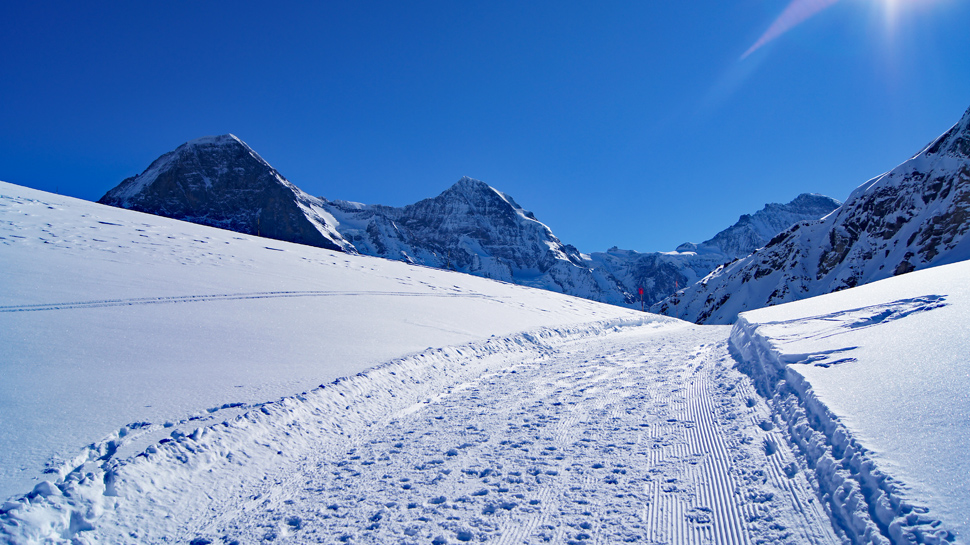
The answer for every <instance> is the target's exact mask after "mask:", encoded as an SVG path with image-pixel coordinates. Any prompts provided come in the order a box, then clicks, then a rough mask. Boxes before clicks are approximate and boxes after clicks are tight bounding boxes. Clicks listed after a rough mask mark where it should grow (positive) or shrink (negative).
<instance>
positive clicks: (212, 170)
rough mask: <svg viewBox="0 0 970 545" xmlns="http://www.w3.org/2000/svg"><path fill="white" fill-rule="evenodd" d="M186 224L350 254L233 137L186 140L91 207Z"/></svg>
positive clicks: (315, 207)
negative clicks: (107, 207) (99, 205)
mask: <svg viewBox="0 0 970 545" xmlns="http://www.w3.org/2000/svg"><path fill="white" fill-rule="evenodd" d="M98 202H100V203H102V204H108V205H112V206H118V207H121V208H128V209H131V210H137V211H140V212H148V213H151V214H157V215H160V216H166V217H170V218H175V219H181V220H185V221H191V222H193V223H199V224H203V225H210V226H213V227H220V228H223V229H229V230H232V231H237V232H240V233H248V234H253V235H260V236H265V237H269V238H275V239H279V240H286V241H289V242H298V243H301V244H309V245H311V246H320V247H323V248H328V249H333V250H345V251H346V250H352V248H353V247H352V246H351V245H349V244H348V243H347V242H346V241H345V240H343V237H341V236H340V234H339V233H337V232H336V231H335V230H334V229H333V228H332V226H330V225H329V224H328V223H327V221H326V218H325V217H324V215H322V214H321V211H322V209H321V201H320V199H317V198H316V197H312V196H310V195H307V194H306V193H304V192H303V191H300V189H299V188H297V187H296V186H295V185H293V184H292V183H290V182H289V181H288V180H287V179H286V178H284V177H283V176H282V175H280V173H279V172H277V171H276V169H274V168H273V167H272V166H270V164H269V163H267V162H266V161H265V160H264V159H263V158H262V157H260V156H259V155H258V154H257V153H256V152H255V151H253V149H252V148H250V147H249V146H248V145H246V143H245V142H243V141H242V140H240V139H239V138H237V137H236V136H235V135H232V134H225V135H221V136H205V137H202V138H197V139H195V140H191V141H189V142H186V143H184V144H182V145H181V146H179V147H177V148H176V149H175V150H173V151H170V152H168V153H166V154H164V155H162V156H161V157H159V158H158V159H156V160H155V161H153V162H152V164H151V165H150V166H149V167H148V168H147V169H145V171H144V172H142V173H141V174H139V175H138V176H133V177H131V178H127V179H125V180H124V181H122V182H121V183H120V184H119V185H118V186H117V187H115V188H114V189H112V190H110V191H108V192H107V193H106V194H105V195H104V196H103V197H101V199H100V200H99V201H98Z"/></svg>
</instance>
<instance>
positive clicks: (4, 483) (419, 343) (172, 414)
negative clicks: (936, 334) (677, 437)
mask: <svg viewBox="0 0 970 545" xmlns="http://www.w3.org/2000/svg"><path fill="white" fill-rule="evenodd" d="M0 279H2V282H0V346H2V349H0V377H2V380H0V500H3V499H5V498H7V497H9V496H11V495H14V494H22V493H25V492H27V491H29V490H31V489H32V488H33V487H34V486H35V485H36V484H37V483H38V482H40V480H42V479H40V480H39V478H41V471H43V470H44V469H45V465H46V470H47V471H48V472H49V473H48V475H47V476H46V477H43V478H46V479H50V480H52V481H56V480H57V479H58V478H60V477H63V476H64V475H66V473H67V472H69V471H71V470H73V469H74V468H75V467H77V466H78V465H79V464H80V463H81V462H83V461H85V460H87V459H88V457H90V456H95V455H94V454H92V453H91V452H88V451H83V452H82V450H81V449H82V447H84V446H85V445H88V444H90V443H91V442H92V441H96V440H100V439H102V438H105V437H108V438H109V439H110V440H111V442H108V443H105V444H102V445H101V446H100V447H98V448H99V449H100V448H103V449H104V452H101V453H99V454H97V455H96V456H95V458H97V457H101V456H107V457H108V458H111V457H112V456H113V454H112V453H113V451H114V449H116V448H122V447H123V445H125V444H127V443H129V442H131V441H130V440H131V439H132V437H133V436H137V435H143V436H145V437H149V438H150V439H151V440H152V441H155V440H157V439H158V438H159V437H160V435H159V434H164V435H167V434H168V433H169V432H171V431H172V430H171V429H167V428H163V425H169V426H171V425H179V423H180V422H183V421H185V420H187V419H191V420H192V421H193V422H194V423H199V424H201V423H203V422H208V421H210V420H211V419H213V418H215V419H220V420H221V419H223V418H231V416H232V415H234V414H236V413H237V412H239V411H244V410H247V409H248V407H249V406H250V405H252V404H254V403H262V402H266V401H270V400H274V399H277V398H279V397H281V396H284V395H291V394H293V393H295V392H300V391H305V390H308V389H310V388H312V387H314V386H317V385H319V384H321V383H326V382H329V381H332V380H334V379H336V378H339V377H344V376H351V375H354V374H355V373H357V372H360V371H363V370H364V369H367V368H369V367H372V366H374V365H377V364H380V363H383V362H387V361H389V360H391V359H393V358H397V357H401V356H403V355H406V354H409V353H414V352H418V351H421V350H425V349H427V348H428V347H435V348H437V347H442V346H449V345H454V344H461V343H465V342H470V341H473V340H480V339H484V338H489V337H490V336H492V335H497V336H503V335H508V334H512V333H515V332H518V331H521V330H526V329H534V328H540V327H553V326H555V327H559V326H564V325H568V324H578V323H585V322H596V321H603V320H617V319H622V320H634V321H636V320H641V319H644V318H643V315H642V314H640V313H635V312H633V311H629V310H626V309H621V308H618V307H613V306H607V305H602V304H598V303H593V302H591V301H585V300H581V299H576V298H572V297H567V296H563V295H559V294H554V293H550V292H546V291H541V290H534V289H529V288H524V287H520V286H515V285H510V284H504V283H499V282H494V281H489V280H485V279H481V278H476V277H472V276H468V275H462V274H458V273H454V272H449V271H440V270H434V269H430V268H424V267H414V266H410V265H406V264H403V263H397V262H391V261H386V260H380V259H374V258H367V257H361V256H353V255H348V254H344V253H339V252H333V251H328V250H323V249H319V248H312V247H308V246H303V245H294V244H289V243H285V242H280V241H275V240H270V239H265V238H258V237H254V236H247V235H240V234H238V233H233V232H230V231H224V230H220V229H213V228H209V227H204V226H199V225H194V224H190V223H185V222H180V221H175V220H170V219H166V218H161V217H158V216H151V215H147V214H142V213H138V212H132V211H129V210H123V209H119V208H113V207H108V206H103V205H99V204H94V203H90V202H85V201H80V200H76V199H71V198H68V197H61V196H58V195H53V194H49V193H44V192H40V191H35V190H31V189H27V188H23V187H19V186H15V185H11V184H6V183H2V182H0ZM163 432H164V433H163ZM138 444H140V445H141V443H138ZM143 446H144V445H142V447H143ZM79 456H80V458H79Z"/></svg>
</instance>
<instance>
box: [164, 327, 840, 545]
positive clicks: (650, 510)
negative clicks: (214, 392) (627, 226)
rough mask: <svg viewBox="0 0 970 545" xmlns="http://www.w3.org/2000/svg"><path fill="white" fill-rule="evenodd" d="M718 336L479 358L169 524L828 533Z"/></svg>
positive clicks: (339, 529) (557, 533) (505, 533)
mask: <svg viewBox="0 0 970 545" xmlns="http://www.w3.org/2000/svg"><path fill="white" fill-rule="evenodd" d="M727 336H728V328H727V327H710V326H708V327H692V326H685V327H682V328H664V329H662V330H660V331H653V332H650V331H647V330H646V329H644V328H632V331H630V330H627V331H622V332H619V333H616V334H613V335H610V336H607V337H605V338H599V339H593V340H588V339H586V340H584V341H582V342H577V343H567V344H565V345H562V346H560V347H558V348H557V349H555V350H553V351H551V353H549V354H547V355H545V356H542V357H539V358H534V359H529V360H526V361H524V362H520V363H516V364H514V365H512V366H510V367H505V368H503V369H500V370H493V371H491V372H486V373H485V374H483V375H481V376H480V377H479V378H477V379H475V380H472V381H470V382H466V383H464V384H460V385H458V386H456V387H454V388H450V389H449V390H448V391H446V392H441V393H440V395H438V396H437V397H434V398H430V399H427V400H425V401H424V402H422V403H418V404H417V405H414V406H412V407H410V408H407V409H404V410H401V411H398V412H397V413H396V414H393V415H388V417H389V420H388V423H387V425H386V426H373V427H371V428H368V429H366V430H360V431H361V432H360V433H357V432H356V431H355V435H354V438H353V439H352V440H347V441H345V442H341V443H340V444H333V445H320V448H319V450H316V451H314V452H310V453H307V454H306V455H304V456H303V457H302V458H301V459H300V460H299V461H298V462H297V463H295V464H288V465H287V467H285V468H281V470H280V471H279V472H278V473H276V474H270V475H267V476H266V478H265V481H264V483H265V484H264V485H262V489H259V487H258V486H257V490H255V493H251V492H254V491H253V490H252V489H250V490H248V491H247V494H248V495H247V496H246V497H242V498H239V500H238V501H236V502H235V503H234V504H233V505H230V506H226V505H223V506H221V507H220V509H219V511H218V512H217V513H209V514H203V513H199V516H198V517H197V518H196V522H195V523H194V524H192V525H190V526H194V528H188V527H186V528H183V531H184V532H185V534H184V535H182V536H180V538H178V539H176V540H175V541H180V540H185V541H190V540H197V541H195V542H196V543H205V542H212V543H220V542H221V543H234V542H235V543H259V542H266V541H273V542H274V543H306V542H324V543H333V542H346V543H435V544H441V543H461V542H488V543H496V544H519V543H545V542H552V543H568V544H594V543H603V544H606V543H620V542H637V543H685V544H701V543H717V544H753V543H817V544H827V543H840V540H839V539H838V538H837V537H836V536H835V534H834V533H833V530H832V527H831V523H830V521H829V518H828V517H827V516H826V514H825V513H824V511H823V509H822V508H821V506H820V505H819V502H818V501H817V499H816V497H815V493H814V492H813V491H812V488H811V486H810V485H809V483H808V481H807V480H806V478H805V476H804V473H803V472H801V471H799V470H798V466H797V464H796V463H795V459H794V457H793V455H792V453H791V451H790V450H788V447H787V443H786V442H785V440H784V439H783V437H782V436H781V435H780V434H779V433H778V431H777V430H776V429H775V428H774V427H773V425H772V424H771V421H770V418H771V417H770V415H769V412H768V409H767V408H766V407H765V404H764V402H763V401H761V400H760V398H759V397H758V396H757V394H756V393H755V392H754V388H753V387H752V386H751V383H750V381H749V379H748V378H747V377H746V376H744V375H741V374H740V373H739V372H737V371H736V370H734V368H733V364H734V362H733V360H732V359H731V357H730V356H729V354H728V351H727V341H726V339H727ZM207 540H208V541H207Z"/></svg>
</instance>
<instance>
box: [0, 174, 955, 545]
mask: <svg viewBox="0 0 970 545" xmlns="http://www.w3.org/2000/svg"><path fill="white" fill-rule="evenodd" d="M938 271H939V272H938ZM967 272H968V270H967V268H966V266H965V265H955V266H951V267H947V268H940V269H934V270H929V271H925V272H923V271H921V272H918V273H911V274H910V275H907V276H904V277H899V278H896V279H893V280H891V281H887V282H905V281H911V282H912V285H910V284H906V286H909V287H907V288H906V289H903V288H901V287H894V286H895V285H893V286H891V287H889V288H886V289H885V293H886V294H892V295H891V296H889V295H887V297H888V299H886V300H882V299H879V300H878V301H877V302H876V303H869V302H863V303H860V304H858V305H856V304H855V303H846V302H845V301H846V300H843V299H833V300H832V301H833V302H832V303H831V306H829V304H828V303H820V305H821V307H819V309H817V311H816V309H811V308H807V307H805V306H802V307H794V305H792V306H789V305H785V306H781V307H774V308H771V309H765V311H763V312H766V313H770V312H775V313H786V312H790V313H791V314H778V315H777V316H781V318H771V317H769V318H765V319H764V320H761V319H760V317H761V314H754V313H751V314H749V315H746V316H745V320H744V321H741V322H739V324H738V325H737V326H735V328H734V329H733V330H732V329H731V328H730V327H727V326H695V325H693V324H689V323H686V322H682V321H679V320H675V319H672V318H667V317H661V316H655V315H645V314H643V313H639V312H634V311H630V310H627V309H623V308H620V307H612V306H608V305H603V304H598V303H594V302H591V301H588V300H584V299H577V298H573V297H568V296H564V295H560V294H556V293H552V292H548V291H541V290H535V289H529V288H524V287H520V286H515V285H511V284H506V283H500V282H494V281H490V280H485V279H481V278H477V277H473V276H467V275H461V274H456V273H450V272H447V271H442V270H437V269H430V268H424V267H415V266H409V265H405V264H403V263H399V262H392V261H385V260H381V259H376V258H369V257H361V256H350V255H346V254H340V253H334V252H330V251H327V250H322V249H318V248H311V247H307V246H298V245H292V244H287V243H283V242H278V241H272V240H266V239H260V238H257V237H251V236H243V235H238V234H236V233H231V232H227V231H221V230H218V229H212V228H208V227H203V226H199V225H193V224H187V223H182V222H178V221H173V220H168V219H165V218H160V217H155V216H149V215H144V214H139V213H136V212H131V211H128V210H123V209H118V208H110V207H105V206H101V205H97V204H93V203H88V202H84V201H78V200H75V199H70V198H66V197H60V196H57V195H52V194H48V193H43V192H40V191H34V190H30V189H26V188H22V187H18V186H14V185H10V184H4V183H0V279H2V283H0V346H2V351H0V500H3V499H7V501H6V502H4V503H3V504H2V505H0V541H3V542H10V543H49V542H52V543H194V544H196V545H201V544H205V543H211V544H215V543H226V544H229V543H263V542H269V541H272V542H274V543H308V542H322V543H335V542H336V543H340V542H345V543H435V544H443V543H464V542H487V543H503V544H511V543H546V542H549V543H567V544H584V545H585V544H592V543H601V544H605V543H623V542H632V543H688V544H701V543H726V544H754V543H816V544H830V543H852V542H855V543H890V542H891V541H890V539H892V540H895V542H897V543H900V542H907V543H908V542H922V543H941V542H946V541H949V542H961V541H959V539H958V538H959V536H960V535H962V534H963V532H964V531H965V528H966V523H965V520H966V519H965V517H966V515H965V513H967V512H968V510H967V507H968V506H967V505H966V502H967V497H968V496H970V494H967V493H966V490H967V486H966V479H967V477H966V475H967V474H968V473H970V471H968V468H967V467H966V466H965V461H964V460H963V459H962V458H961V456H962V455H963V454H964V453H965V452H966V447H967V440H966V430H967V427H966V426H967V421H968V419H967V417H968V411H967V403H966V399H967V398H966V392H967V388H966V386H968V385H967V384H966V382H967V380H968V379H967V376H966V371H967V367H966V363H965V362H961V361H958V360H959V357H958V356H957V355H958V354H959V353H960V351H961V350H962V351H963V352H966V350H965V347H966V335H965V334H960V332H965V329H960V328H965V326H964V325H963V324H965V323H966V321H965V318H966V316H965V315H964V314H966V309H970V304H968V303H970V301H965V299H966V296H965V291H961V290H962V289H963V288H960V289H957V287H958V280H959V279H960V278H965V277H966V273H967ZM934 274H935V276H933V275H934ZM921 279H926V280H921ZM882 285H884V284H883V283H876V284H872V285H869V286H866V287H864V288H862V289H864V290H877V289H879V286H882ZM900 285H902V284H900ZM907 290H909V291H907ZM853 293H861V294H863V295H859V297H863V298H867V297H870V296H869V295H865V294H869V293H870V291H866V292H861V291H860V292H856V291H855V290H852V291H849V292H843V293H839V294H834V295H833V296H829V297H850V296H851V294H853ZM877 299H878V298H877ZM904 299H905V301H903V300H904ZM865 301H869V299H865ZM887 302H888V303H889V306H886V304H887ZM811 303H812V301H811V300H810V301H803V302H801V303H797V304H796V305H809V304H811ZM843 303H844V304H843ZM845 305H848V306H845ZM873 305H883V306H881V307H873ZM940 305H945V306H940ZM792 308H794V309H795V310H786V309H792ZM860 308H861V309H863V310H862V311H857V310H853V309H860ZM846 309H848V310H850V312H845V310H846ZM866 309H868V310H866ZM860 312H861V314H860ZM821 315H831V316H835V317H836V318H824V319H815V320H813V319H807V320H806V319H804V317H805V316H821ZM772 316H775V315H772ZM780 320H781V321H790V320H795V321H794V322H790V324H794V325H788V326H786V325H785V324H769V323H767V322H778V321H780ZM833 320H834V321H833ZM914 320H915V321H918V320H932V323H931V325H930V326H928V327H931V328H932V329H933V331H932V332H926V333H919V335H920V338H919V339H918V340H914V341H910V340H907V338H906V337H905V333H906V332H907V331H909V330H908V329H907V327H908V326H907V324H910V323H914ZM786 323H787V322H786ZM840 324H842V325H840ZM845 324H849V325H848V326H846V327H847V328H848V329H846V328H842V327H843V325H845ZM852 324H856V325H855V326H852ZM822 326H831V327H834V328H836V329H835V330H834V331H836V332H837V333H838V334H837V335H834V336H832V335H830V334H829V333H828V332H821V333H820V332H819V331H821V329H820V328H822ZM850 326H851V327H850ZM863 326H864V327H863ZM786 327H789V329H785V328H786ZM792 328H794V329H792ZM813 328H814V329H813ZM839 328H842V329H839ZM886 328H896V329H886ZM843 329H845V330H846V331H848V333H842V331H843ZM850 329H851V331H849V330H850ZM897 329H899V331H897ZM914 331H915V330H914ZM918 331H923V330H918ZM779 332H780V333H779ZM786 332H789V333H791V332H794V333H797V335H796V336H785V335H786ZM867 332H868V333H867ZM880 332H887V333H886V334H883V335H881V336H878V339H879V342H876V343H875V344H878V345H879V347H878V348H879V350H885V351H886V352H885V353H876V352H873V351H872V350H870V345H867V344H865V343H864V342H863V340H864V339H861V337H855V336H857V335H863V334H872V335H876V334H878V333H880ZM930 333H932V334H933V335H935V337H931V336H930ZM841 339H851V341H850V342H848V344H846V343H844V342H842V341H841ZM889 339H891V340H894V342H896V343H897V345H896V346H895V347H894V346H892V345H891V344H890V343H889V342H888V341H887V340H889ZM924 339H927V340H924ZM883 341H887V342H883ZM866 342H868V341H866ZM933 342H936V343H938V344H928V343H933ZM850 346H852V347H859V348H855V349H854V350H845V349H847V348H849V347H850ZM832 350H836V352H832ZM837 350H842V352H837ZM907 351H910V352H918V353H919V354H923V355H927V354H930V353H934V354H935V355H934V356H933V358H931V359H932V361H927V360H925V359H920V358H914V357H912V354H910V353H909V352H907ZM934 351H935V352H934ZM796 352H797V353H798V354H803V356H800V357H795V356H793V354H795V353H796ZM870 354H872V358H882V357H887V358H890V359H892V358H895V360H894V361H893V362H892V364H891V365H890V364H885V363H884V362H882V360H879V359H872V360H867V359H866V358H868V357H869V355H870ZM887 354H888V355H887ZM897 356H898V357H897ZM937 356H939V357H937ZM735 358H741V359H740V361H739V360H736V359H735ZM850 358H854V361H848V360H849V359H850ZM947 358H949V359H947ZM796 360H797V361H796ZM896 360H898V362H897V361H896ZM803 362H809V363H815V364H828V365H829V366H828V367H827V368H825V367H816V366H812V365H806V364H804V363H803ZM961 365H962V367H960V366H961ZM776 366H777V367H776ZM875 366H878V367H879V369H878V370H876V371H873V369H872V368H873V367H875ZM947 367H948V368H949V369H958V368H959V369H962V372H963V373H964V374H963V375H962V376H961V377H957V378H956V379H951V378H947V379H946V380H941V379H939V377H936V375H934V373H936V374H939V373H943V372H944V371H945V369H944V368H947ZM779 370H781V371H782V372H784V373H788V375H785V377H786V379H785V382H784V384H783V383H782V382H781V381H780V379H779ZM907 370H908V371H909V372H908V373H907V372H906V371H907ZM742 371H743V372H742ZM830 372H839V373H844V374H843V375H839V376H838V377H836V382H831V381H830V382H825V378H826V377H832V376H834V375H827V374H826V373H830ZM745 373H747V374H745ZM813 373H814V374H813ZM852 373H859V375H858V376H857V375H852ZM866 373H870V376H875V377H878V379H873V378H870V379H868V384H864V381H863V380H862V379H859V378H858V377H859V376H862V375H865V374H866ZM789 375H790V376H789ZM897 375H899V376H897ZM751 377H754V379H753V380H752V378H751ZM796 377H803V378H804V380H803V381H802V382H798V381H797V380H796ZM875 380H879V384H880V388H883V390H877V389H876V388H873V382H874V381H875ZM907 381H908V382H907ZM960 381H963V382H960ZM884 383H885V384H884ZM785 384H790V386H788V387H786V386H785ZM826 384H828V385H829V386H830V387H831V388H838V387H847V388H850V390H851V392H852V395H853V396H854V397H852V398H851V399H848V400H847V399H845V398H844V397H842V396H839V395H836V394H832V392H829V391H828V390H826ZM951 385H952V386H951ZM809 386H811V388H813V389H810V388H809ZM864 386H867V387H868V389H866V388H864ZM890 386H892V387H890ZM958 388H962V390H958ZM758 390H760V391H761V392H762V394H764V396H763V395H759V393H758ZM789 393H791V394H792V395H787V394H789ZM960 396H963V397H960ZM822 403H824V404H825V405H822ZM886 411H889V412H892V411H896V412H894V413H892V414H893V417H892V418H889V419H888V420H895V421H896V422H887V419H886V417H885V416H880V412H886ZM910 415H912V418H910ZM921 418H925V419H926V420H923V421H925V422H930V421H931V420H930V419H934V420H932V422H944V421H945V422H946V423H949V424H948V425H951V426H952V427H951V428H946V431H945V432H941V431H939V430H937V429H934V428H932V427H920V428H919V429H916V427H915V426H913V424H912V423H913V422H914V421H919V420H918V419H921ZM907 424H908V425H907ZM910 451H912V452H911V454H905V453H906V452H910ZM900 453H902V454H900ZM908 456H923V458H911V457H908ZM927 456H929V457H930V458H927ZM939 460H945V464H944V465H934V464H935V463H937V461H939ZM921 464H922V465H921ZM961 464H964V465H961ZM45 470H46V473H45ZM934 471H936V472H937V473H936V474H934V475H928V473H930V472H934ZM944 471H955V472H958V474H957V475H956V476H954V475H953V474H951V475H945V474H944V473H942V472H944ZM960 472H962V473H960ZM947 479H949V480H948V481H947V482H946V483H944V482H943V481H945V480H947ZM961 479H962V480H961ZM947 486H950V488H947ZM961 487H962V488H961ZM961 490H962V491H963V492H961ZM880 491H882V492H880ZM961 502H963V503H961ZM961 516H962V517H963V518H961ZM867 517H868V518H867Z"/></svg>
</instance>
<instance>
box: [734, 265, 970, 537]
mask: <svg viewBox="0 0 970 545" xmlns="http://www.w3.org/2000/svg"><path fill="white" fill-rule="evenodd" d="M967 278H970V263H968V262H962V263H957V264H951V265H945V266H941V267H936V268H932V269H927V270H924V271H917V272H913V273H911V274H907V275H905V276H899V277H895V278H890V279H887V280H882V281H879V282H875V283H872V284H869V285H866V286H861V287H858V288H854V289H851V290H846V291H842V292H838V293H832V294H828V295H824V296H820V297H815V298H812V299H806V300H804V301H798V302H794V303H789V304H785V305H780V306H777V307H771V308H765V309H760V310H756V311H752V312H746V313H743V314H742V315H741V316H740V317H739V319H738V321H737V323H736V324H735V326H734V329H733V331H732V334H731V341H732V344H733V345H734V347H735V349H736V350H737V352H738V354H739V356H740V357H741V359H743V360H744V361H745V362H746V364H747V367H746V369H745V370H746V372H748V373H750V374H751V375H752V376H753V377H754V378H755V380H756V383H757V385H758V387H759V390H760V391H761V393H762V394H763V395H765V396H766V397H767V398H769V399H770V404H771V405H772V408H773V409H774V412H775V415H776V416H775V419H776V422H777V423H778V424H779V425H780V426H781V427H782V428H784V429H785V430H786V432H787V434H788V436H789V437H790V440H791V441H792V445H793V447H794V449H795V451H796V452H797V453H799V454H800V457H801V459H802V460H803V464H804V465H805V469H808V470H810V471H811V472H813V473H814V478H815V481H816V482H817V483H818V486H819V488H820V491H821V493H822V494H823V495H824V499H825V503H826V507H827V509H829V510H830V511H831V512H832V513H833V515H834V517H833V518H834V519H835V520H836V521H837V524H838V525H839V526H840V527H841V528H842V529H843V530H844V532H845V533H846V534H847V535H849V536H853V540H854V542H856V543H889V542H890V541H889V540H891V542H892V543H945V542H951V543H954V542H958V543H968V539H967V536H968V535H970V456H968V455H967V451H968V449H970V358H968V354H970V329H968V327H967V324H968V323H970V286H968V284H967ZM887 538H888V539H887Z"/></svg>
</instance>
